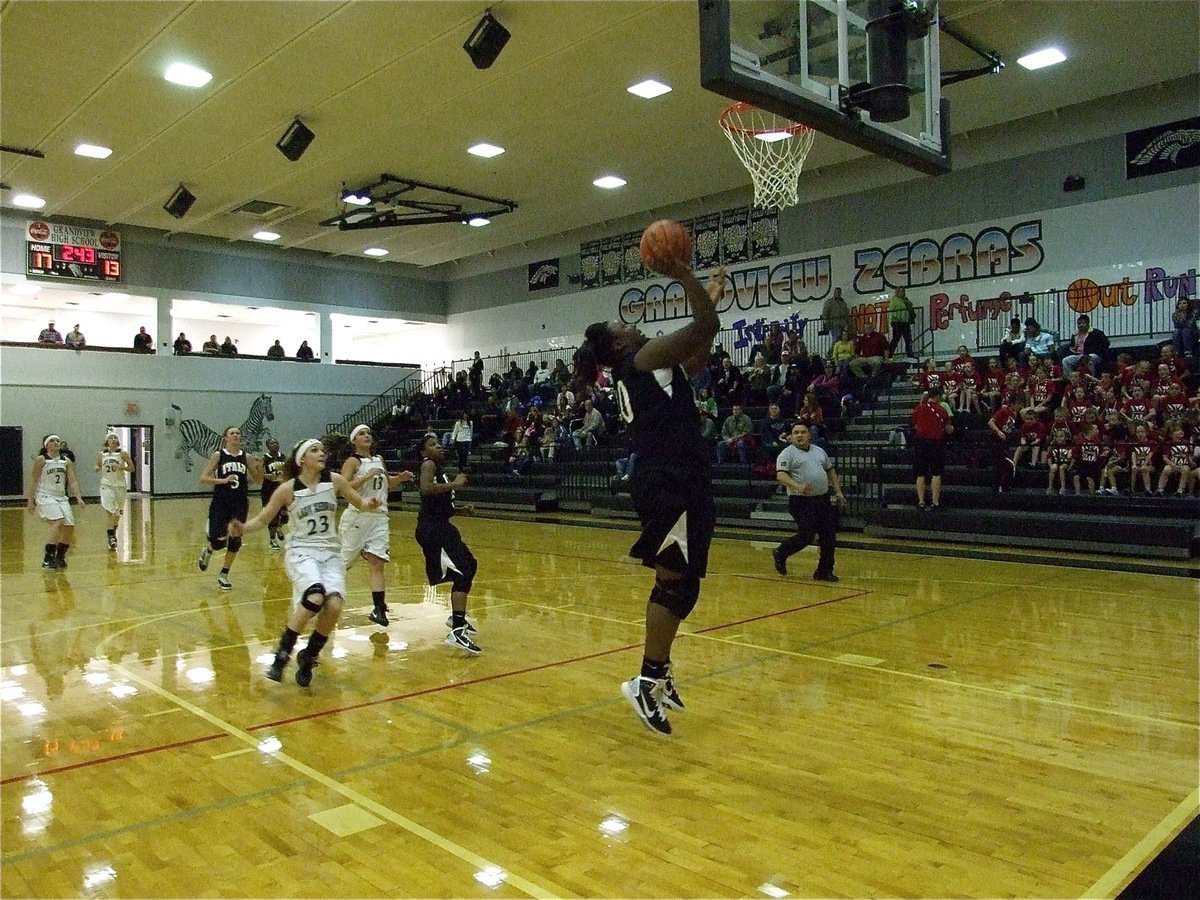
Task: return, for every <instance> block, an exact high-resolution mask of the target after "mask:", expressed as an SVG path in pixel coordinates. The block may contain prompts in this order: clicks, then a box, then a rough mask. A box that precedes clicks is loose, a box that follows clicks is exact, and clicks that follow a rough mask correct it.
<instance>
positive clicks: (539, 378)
mask: <svg viewBox="0 0 1200 900" xmlns="http://www.w3.org/2000/svg"><path fill="white" fill-rule="evenodd" d="M529 366H530V368H532V367H533V362H532V361H530V363H529ZM533 383H534V385H535V386H537V385H543V384H549V383H550V364H549V363H548V362H546V360H544V359H543V360H542V361H541V363H539V364H538V367H537V369H535V370H534V373H533Z"/></svg>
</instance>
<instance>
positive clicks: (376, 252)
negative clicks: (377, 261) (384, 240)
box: [363, 247, 388, 256]
mask: <svg viewBox="0 0 1200 900" xmlns="http://www.w3.org/2000/svg"><path fill="white" fill-rule="evenodd" d="M363 254H364V255H366V256H387V255H388V252H387V251H386V250H384V249H383V248H382V247H368V248H367V249H366V250H364V251H363Z"/></svg>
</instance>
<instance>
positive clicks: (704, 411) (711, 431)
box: [697, 406, 717, 447]
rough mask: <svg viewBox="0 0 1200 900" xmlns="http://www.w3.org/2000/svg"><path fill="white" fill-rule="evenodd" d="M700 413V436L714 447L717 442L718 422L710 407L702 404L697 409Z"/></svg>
mask: <svg viewBox="0 0 1200 900" xmlns="http://www.w3.org/2000/svg"><path fill="white" fill-rule="evenodd" d="M697 412H698V413H699V414H700V437H702V438H703V439H704V442H705V443H706V444H708V446H710V447H712V446H714V445H715V444H716V443H717V423H716V420H715V419H714V418H713V416H712V414H711V413H709V411H708V408H707V407H704V406H701V407H699V408H698V409H697Z"/></svg>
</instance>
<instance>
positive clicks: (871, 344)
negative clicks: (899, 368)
mask: <svg viewBox="0 0 1200 900" xmlns="http://www.w3.org/2000/svg"><path fill="white" fill-rule="evenodd" d="M890 358H891V353H890V352H889V351H888V346H887V340H886V339H885V338H884V336H883V335H882V334H880V333H879V332H878V331H876V330H875V322H874V321H873V320H868V321H867V323H866V325H865V326H864V327H863V333H862V334H861V335H859V338H858V340H857V341H855V342H854V358H853V359H852V360H850V371H851V372H853V373H854V375H856V376H857V377H858V378H863V379H865V378H873V377H874V376H876V375H878V374H879V372H880V370H881V369H882V368H883V364H884V363H885V362H887V361H888V359H890Z"/></svg>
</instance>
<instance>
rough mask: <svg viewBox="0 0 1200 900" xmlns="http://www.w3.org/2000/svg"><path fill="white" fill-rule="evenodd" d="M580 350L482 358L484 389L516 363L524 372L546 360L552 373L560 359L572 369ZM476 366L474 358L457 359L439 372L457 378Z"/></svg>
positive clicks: (556, 349) (501, 354) (542, 351)
mask: <svg viewBox="0 0 1200 900" xmlns="http://www.w3.org/2000/svg"><path fill="white" fill-rule="evenodd" d="M578 349H579V348H578V346H571V347H558V348H555V349H553V350H524V351H521V352H518V353H507V352H506V353H495V354H492V355H491V356H481V357H479V358H480V360H482V362H483V387H484V388H487V384H488V380H489V379H490V378H491V377H492V376H493V375H495V374H497V373H499V374H500V375H505V374H506V373H507V372H508V371H509V368H510V367H511V365H512V363H514V362H515V363H516V364H517V366H518V367H519V368H520V369H521V371H522V372H524V371H525V370H526V369H528V368H529V364H530V363H531V362H532V363H534V364H535V365H537V366H538V367H539V368H540V367H541V364H542V361H543V360H545V362H546V364H547V368H549V369H550V370H551V371H553V369H554V365H555V363H556V362H557V361H558V360H560V359H561V360H562V361H563V363H565V364H566V366H567V368H568V369H570V368H571V365H572V363H571V361H572V360H573V359H574V358H575V351H576V350H578ZM474 364H475V360H474V358H473V357H469V358H467V359H456V360H452V361H451V362H450V363H449V364H448V365H446V366H444V367H442V368H440V369H438V370H437V371H439V372H442V371H444V372H445V373H446V374H447V376H448V377H449V378H455V377H457V376H458V373H459V372H468V373H469V372H470V371H471V366H472V365H474Z"/></svg>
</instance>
